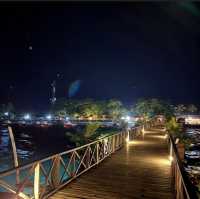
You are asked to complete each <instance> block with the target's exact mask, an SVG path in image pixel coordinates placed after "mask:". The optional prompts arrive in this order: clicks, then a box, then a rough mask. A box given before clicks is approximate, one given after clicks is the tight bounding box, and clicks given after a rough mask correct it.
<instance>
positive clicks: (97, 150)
mask: <svg viewBox="0 0 200 199" xmlns="http://www.w3.org/2000/svg"><path fill="white" fill-rule="evenodd" d="M96 158H97V164H99V142H97V148H96Z"/></svg>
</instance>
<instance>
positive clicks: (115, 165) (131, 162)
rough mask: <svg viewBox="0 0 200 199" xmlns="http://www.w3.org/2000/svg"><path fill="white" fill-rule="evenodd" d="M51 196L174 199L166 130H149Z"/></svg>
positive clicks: (68, 198) (58, 198) (62, 198)
mask: <svg viewBox="0 0 200 199" xmlns="http://www.w3.org/2000/svg"><path fill="white" fill-rule="evenodd" d="M50 198H51V199H72V198H73V199H77V198H79V199H80V198H82V199H114V198H115V199H130V198H133V199H142V198H151V199H169V198H170V199H172V198H173V192H172V188H171V173H170V162H169V160H168V152H167V144H166V140H165V139H164V133H163V132H162V131H160V130H156V129H154V130H152V131H147V132H146V133H145V137H144V139H143V138H138V139H136V140H135V141H133V142H131V143H129V144H128V145H127V146H126V147H124V148H123V149H121V150H119V151H117V152H116V153H115V154H113V155H112V156H111V157H109V158H107V159H106V160H105V161H104V162H102V163H101V164H99V166H98V167H96V168H93V169H91V170H90V171H88V172H86V173H85V174H83V175H82V176H80V177H79V178H78V179H76V180H75V181H73V182H71V183H70V184H69V185H67V186H66V187H65V188H63V189H61V190H60V191H59V192H57V193H56V194H54V195H53V196H51V197H50Z"/></svg>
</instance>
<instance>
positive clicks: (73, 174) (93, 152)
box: [0, 124, 151, 199]
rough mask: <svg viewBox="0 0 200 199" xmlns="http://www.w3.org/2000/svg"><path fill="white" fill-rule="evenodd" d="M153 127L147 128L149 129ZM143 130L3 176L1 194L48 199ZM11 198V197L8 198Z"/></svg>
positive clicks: (108, 139) (57, 155)
mask: <svg viewBox="0 0 200 199" xmlns="http://www.w3.org/2000/svg"><path fill="white" fill-rule="evenodd" d="M150 125H151V124H148V125H146V127H149V126H150ZM141 131H142V127H141V126H139V127H136V128H134V129H133V130H131V131H129V133H127V131H125V132H121V133H118V134H115V135H111V136H109V137H105V138H102V139H99V140H97V141H94V142H92V143H89V144H86V145H84V146H81V147H78V148H75V149H72V150H68V151H66V152H63V153H59V154H56V155H53V156H50V157H48V158H45V159H42V160H39V161H35V162H33V163H30V164H27V165H23V166H19V167H16V168H15V169H11V170H8V171H5V172H2V173H0V198H1V194H2V193H3V194H11V195H13V196H18V197H19V198H22V199H31V198H35V199H41V198H47V197H48V196H50V195H51V194H53V193H55V192H56V191H57V190H58V189H60V188H62V187H63V186H65V185H66V184H68V183H69V182H71V181H72V180H74V179H75V178H77V177H78V176H80V175H81V174H83V173H84V172H86V171H88V170H89V169H91V168H92V167H94V166H96V165H98V164H99V163H100V162H102V161H103V160H104V159H105V158H106V157H108V156H110V155H111V154H112V153H114V152H115V151H117V150H118V149H120V148H121V147H122V146H123V145H124V143H125V141H126V139H127V135H128V134H129V136H130V138H132V137H133V136H134V135H137V134H140V132H141ZM9 198H11V197H9Z"/></svg>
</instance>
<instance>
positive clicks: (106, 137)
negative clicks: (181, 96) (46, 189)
mask: <svg viewBox="0 0 200 199" xmlns="http://www.w3.org/2000/svg"><path fill="white" fill-rule="evenodd" d="M137 128H141V126H137V127H134V128H133V129H132V130H135V129H137ZM121 133H122V132H119V133H116V134H113V135H108V136H105V137H103V138H100V139H98V140H95V141H93V142H90V143H88V144H84V145H82V146H80V147H75V148H73V149H69V150H66V151H63V152H60V153H59V152H58V153H55V154H53V155H51V156H48V157H45V158H41V159H38V160H34V161H32V162H30V163H25V164H21V165H19V166H18V167H14V168H11V169H8V170H5V171H1V172H0V177H3V176H5V175H8V174H11V173H12V172H14V171H15V170H16V169H26V168H28V167H30V166H32V165H34V164H36V163H38V162H44V161H47V160H50V159H52V158H53V157H56V156H57V155H64V154H68V153H71V152H73V151H77V150H80V149H82V148H85V147H87V146H90V145H93V144H95V143H98V142H102V141H103V140H105V139H108V138H111V137H113V136H117V135H119V134H121Z"/></svg>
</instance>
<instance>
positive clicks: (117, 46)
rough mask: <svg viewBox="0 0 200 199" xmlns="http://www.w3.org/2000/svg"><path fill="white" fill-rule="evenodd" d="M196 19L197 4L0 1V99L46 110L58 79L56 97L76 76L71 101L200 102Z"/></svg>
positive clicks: (199, 41) (62, 94) (63, 94)
mask: <svg viewBox="0 0 200 199" xmlns="http://www.w3.org/2000/svg"><path fill="white" fill-rule="evenodd" d="M199 24H200V4H198V3H196V4H194V3H184V4H183V3H182V4H180V3H135V2H132V3H112V4H111V3H94V2H93V3H78V2H76V3H73V4H72V3H70V2H65V3H60V4H55V3H49V4H48V3H43V4H42V3H32V4H31V3H29V4H25V3H23V4H22V3H21V4H20V3H18V4H17V3H15V4H14V3H9V4H5V3H4V4H3V3H0V103H6V102H7V101H8V99H9V100H11V101H12V102H13V103H14V105H15V106H16V107H17V108H19V109H32V110H41V109H46V108H48V106H49V98H50V84H51V82H52V81H53V80H55V79H56V81H57V96H56V97H57V98H59V97H65V98H66V99H67V98H69V88H70V85H71V84H72V83H73V82H74V81H77V80H79V82H80V87H79V89H78V90H77V92H76V93H75V94H74V96H73V97H72V98H73V99H82V98H94V99H99V100H103V99H109V98H118V99H120V100H122V102H124V103H125V104H130V103H132V102H135V101H136V100H137V99H138V98H142V97H157V98H162V99H166V100H170V101H171V102H173V103H195V104H200V101H199V85H200V69H199V63H200V58H199V57H200V54H199V49H200V25H199ZM57 74H59V75H57ZM57 76H59V77H57Z"/></svg>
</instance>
